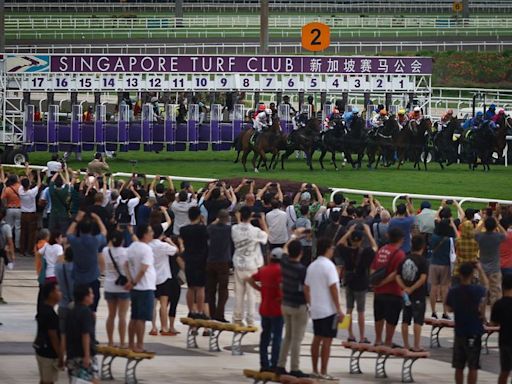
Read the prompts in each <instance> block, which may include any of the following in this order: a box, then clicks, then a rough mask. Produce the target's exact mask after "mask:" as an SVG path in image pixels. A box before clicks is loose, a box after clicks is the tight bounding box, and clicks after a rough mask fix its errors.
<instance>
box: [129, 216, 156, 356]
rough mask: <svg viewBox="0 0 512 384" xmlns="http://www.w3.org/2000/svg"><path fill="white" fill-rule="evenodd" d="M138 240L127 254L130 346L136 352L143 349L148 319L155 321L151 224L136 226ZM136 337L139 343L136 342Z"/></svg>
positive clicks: (154, 277) (154, 283)
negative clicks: (130, 312) (130, 310)
mask: <svg viewBox="0 0 512 384" xmlns="http://www.w3.org/2000/svg"><path fill="white" fill-rule="evenodd" d="M136 236H137V238H138V241H135V242H133V243H132V244H131V245H130V246H129V247H128V250H127V253H128V272H129V276H127V277H128V280H129V282H128V284H127V288H128V289H130V290H131V292H130V297H131V300H132V302H131V309H132V314H131V318H130V324H129V325H128V338H129V348H130V349H131V350H132V351H134V352H143V351H144V333H145V326H146V324H145V323H146V321H152V320H153V306H154V300H155V290H156V272H155V267H154V256H153V250H152V249H151V247H150V246H149V245H148V244H149V242H150V241H151V240H153V229H152V228H151V227H150V226H149V225H139V226H137V230H136ZM135 337H137V343H135Z"/></svg>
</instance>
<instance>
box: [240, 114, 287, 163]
mask: <svg viewBox="0 0 512 384" xmlns="http://www.w3.org/2000/svg"><path fill="white" fill-rule="evenodd" d="M253 134H254V129H253V128H252V127H251V128H249V129H246V130H245V131H243V132H242V133H241V134H240V136H239V137H238V138H237V139H236V140H235V143H234V145H235V148H236V149H237V151H238V156H239V155H240V152H242V165H243V167H244V171H245V172H247V167H246V163H247V157H248V156H249V153H250V152H253V153H254V156H253V158H252V166H253V169H254V172H258V167H259V164H258V166H256V160H258V158H259V159H260V161H261V162H262V163H263V165H264V166H265V169H267V170H268V169H269V165H268V164H267V156H266V153H272V160H271V161H270V166H271V165H272V163H273V162H274V161H275V159H276V158H277V156H278V153H279V146H280V145H282V141H283V134H282V133H281V127H280V125H279V119H278V118H275V119H273V120H272V125H271V126H270V127H268V128H266V129H264V130H263V131H262V132H260V133H259V134H258V136H257V138H256V140H255V142H254V143H253V142H252V140H251V138H252V136H253ZM238 156H237V158H236V160H235V163H236V162H237V161H238Z"/></svg>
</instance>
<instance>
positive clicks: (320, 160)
mask: <svg viewBox="0 0 512 384" xmlns="http://www.w3.org/2000/svg"><path fill="white" fill-rule="evenodd" d="M326 154H327V151H326V150H325V149H324V148H323V149H322V153H321V154H320V158H319V159H318V161H319V162H320V168H322V171H324V170H325V168H324V157H325V155H326Z"/></svg>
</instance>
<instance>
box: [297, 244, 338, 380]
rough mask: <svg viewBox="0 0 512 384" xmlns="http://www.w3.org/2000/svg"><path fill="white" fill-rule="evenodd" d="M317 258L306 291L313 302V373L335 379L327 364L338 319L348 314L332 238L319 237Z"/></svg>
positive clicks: (307, 280) (312, 265) (311, 265)
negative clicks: (340, 296) (342, 301)
mask: <svg viewBox="0 0 512 384" xmlns="http://www.w3.org/2000/svg"><path fill="white" fill-rule="evenodd" d="M316 250H317V255H318V257H317V258H316V260H315V261H314V262H313V263H311V264H310V266H309V267H308V269H307V272H306V280H305V285H304V295H305V296H306V301H307V303H308V304H309V310H310V313H311V319H312V320H313V333H314V335H315V336H314V338H313V343H312V344H311V359H312V362H313V375H312V376H313V377H315V378H319V379H323V380H333V379H334V378H333V377H332V376H329V375H328V374H327V365H328V363H329V356H330V354H331V344H332V339H333V338H335V337H336V334H337V333H338V323H339V322H341V321H343V318H344V316H345V315H344V314H343V311H342V310H341V305H340V299H339V294H340V279H339V275H338V272H337V270H336V266H335V265H334V263H333V262H332V257H333V254H334V246H333V243H332V240H331V239H329V238H320V239H318V241H317V246H316ZM320 349H321V351H322V352H321V367H320V371H319V370H318V358H319V356H320Z"/></svg>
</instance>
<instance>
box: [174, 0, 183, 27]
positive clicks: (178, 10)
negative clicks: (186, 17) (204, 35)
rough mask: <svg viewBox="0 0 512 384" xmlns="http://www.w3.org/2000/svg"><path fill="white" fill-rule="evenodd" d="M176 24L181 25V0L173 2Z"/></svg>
mask: <svg viewBox="0 0 512 384" xmlns="http://www.w3.org/2000/svg"><path fill="white" fill-rule="evenodd" d="M174 6H175V9H174V11H175V13H176V26H178V27H181V26H183V0H176V3H175V5H174Z"/></svg>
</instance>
